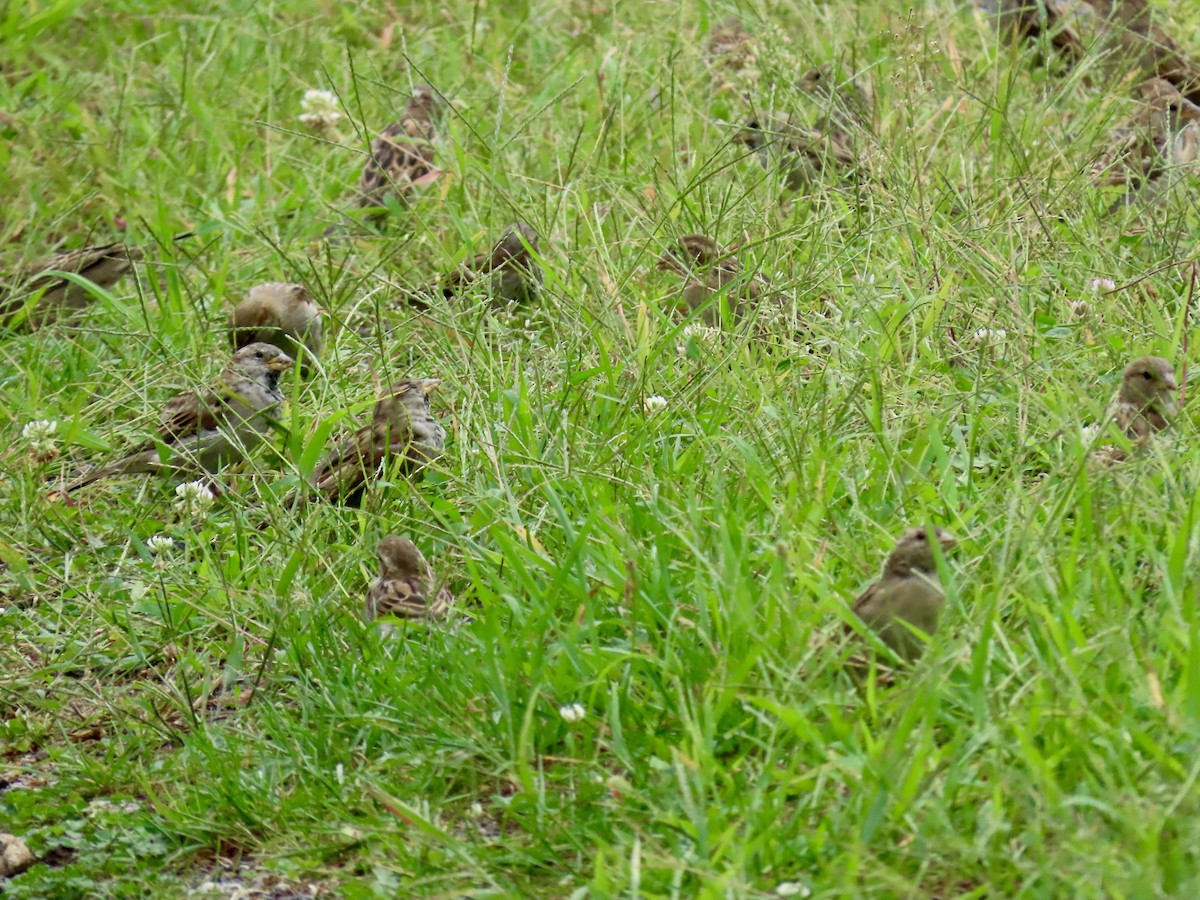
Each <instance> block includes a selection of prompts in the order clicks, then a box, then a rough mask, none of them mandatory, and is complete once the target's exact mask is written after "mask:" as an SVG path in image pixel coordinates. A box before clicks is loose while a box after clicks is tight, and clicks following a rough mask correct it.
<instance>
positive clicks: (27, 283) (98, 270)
mask: <svg viewBox="0 0 1200 900" xmlns="http://www.w3.org/2000/svg"><path fill="white" fill-rule="evenodd" d="M142 256H143V254H142V251H141V250H140V249H139V248H137V247H130V246H129V245H127V244H123V243H115V244H104V245H102V246H96V247H83V248H81V249H79V250H71V251H68V252H66V253H56V254H54V255H53V256H47V257H45V258H43V259H39V260H37V261H36V262H33V263H31V264H29V265H27V266H24V267H23V268H22V269H21V270H19V271H18V272H15V273H14V274H12V275H10V276H9V277H7V278H6V279H5V280H4V283H3V284H0V325H9V324H13V325H25V326H27V327H31V328H38V327H41V326H42V325H45V324H47V323H48V322H51V321H53V320H55V319H57V318H60V317H62V316H64V315H67V314H69V313H72V312H75V311H78V310H81V309H83V308H84V307H86V306H87V305H88V304H89V303H90V302H91V301H92V299H93V295H92V294H91V292H89V291H88V290H87V289H86V288H85V287H83V286H82V285H79V284H76V283H75V282H73V281H68V280H67V279H66V278H62V277H61V276H58V275H54V274H52V273H54V272H69V273H71V274H72V275H80V276H82V277H84V278H86V279H87V280H88V281H90V282H92V283H93V284H95V285H96V286H97V287H101V288H106V289H107V288H110V287H112V286H113V285H114V284H116V283H117V282H118V281H120V280H121V278H123V277H124V276H125V274H126V273H128V272H129V271H130V270H131V269H132V268H133V264H134V263H135V262H138V261H139V260H141V259H142ZM43 290H44V292H43V293H42V295H41V297H40V298H36V295H37V293H38V292H39V291H43ZM35 298H36V302H31V301H34V300H35Z"/></svg>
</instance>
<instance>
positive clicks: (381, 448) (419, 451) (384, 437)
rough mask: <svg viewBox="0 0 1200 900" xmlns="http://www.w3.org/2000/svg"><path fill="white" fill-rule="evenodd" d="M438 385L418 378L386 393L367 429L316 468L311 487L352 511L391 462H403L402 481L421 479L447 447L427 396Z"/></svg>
mask: <svg viewBox="0 0 1200 900" xmlns="http://www.w3.org/2000/svg"><path fill="white" fill-rule="evenodd" d="M439 384H441V379H438V378H425V379H419V378H418V379H411V380H406V381H397V382H396V383H395V384H393V385H392V386H391V387H389V388H388V389H387V390H386V391H384V393H383V396H382V397H380V398H379V400H378V401H377V402H376V403H375V410H374V412H373V414H372V417H371V424H370V425H364V426H363V427H362V428H360V429H358V431H356V432H355V433H354V434H353V435H351V436H350V438H349V439H347V440H346V441H344V442H343V443H342V444H341V446H339V447H338V448H337V449H336V450H334V451H333V452H332V453H330V454H329V455H327V456H326V457H325V458H324V459H323V460H321V461H320V462H319V463H318V464H317V467H316V469H314V470H313V474H312V477H311V478H310V483H311V485H312V486H313V487H314V488H316V490H317V491H318V493H320V494H321V495H322V497H323V498H324V499H326V500H329V501H330V502H334V503H336V502H342V503H347V504H352V505H353V504H357V503H359V502H361V500H362V497H363V494H364V493H365V492H366V489H367V486H368V485H369V484H370V483H371V482H372V481H373V480H374V479H376V478H378V477H379V476H380V475H381V474H382V473H383V471H384V470H386V468H387V466H388V464H389V462H390V461H391V459H392V458H393V457H396V458H398V459H400V460H402V462H401V466H400V471H401V473H402V474H403V475H405V476H407V477H410V478H412V477H415V476H416V475H417V474H419V473H420V472H421V470H422V469H424V467H425V464H426V463H429V462H432V461H433V460H436V459H437V458H438V457H439V456H441V455H442V450H443V449H445V446H446V431H445V429H444V428H442V426H441V425H440V424H439V423H438V422H437V420H436V419H434V418H433V414H432V413H431V412H430V409H429V395H430V393H432V391H433V390H434V389H435V388H436V387H437V386H438V385H439Z"/></svg>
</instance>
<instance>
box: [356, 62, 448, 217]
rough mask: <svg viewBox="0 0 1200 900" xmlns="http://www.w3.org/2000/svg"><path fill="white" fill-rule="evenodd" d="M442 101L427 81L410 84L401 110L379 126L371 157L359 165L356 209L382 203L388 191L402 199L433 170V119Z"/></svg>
mask: <svg viewBox="0 0 1200 900" xmlns="http://www.w3.org/2000/svg"><path fill="white" fill-rule="evenodd" d="M444 105H445V103H444V101H443V100H442V98H441V97H440V96H439V95H438V93H437V92H436V91H435V90H434V89H433V88H432V87H430V86H429V85H428V84H418V85H416V86H415V87H414V88H413V92H412V97H411V98H410V99H409V101H408V106H407V107H406V108H405V110H404V114H403V115H402V116H401V117H400V119H399V120H398V121H396V122H393V123H392V124H391V125H389V126H388V127H387V128H385V129H383V131H381V132H380V133H379V137H377V138H376V139H375V142H374V143H373V144H372V145H371V157H370V159H368V160H367V162H366V165H364V166H363V171H362V177H361V178H360V179H359V182H358V197H357V199H356V201H355V205H357V206H358V207H359V208H360V209H363V208H366V207H369V206H383V205H384V200H385V198H386V197H387V195H388V193H389V192H391V193H393V194H394V196H395V197H396V199H397V200H398V201H399V202H401V203H403V202H404V201H405V192H406V191H407V190H409V189H410V188H411V187H412V186H413V185H416V184H417V183H424V181H423V179H424V180H428V178H429V177H430V176H432V175H434V174H435V173H436V172H437V169H436V168H435V167H434V164H433V141H434V138H436V137H437V126H436V124H435V119H437V118H438V116H439V115H440V114H441V111H442V109H443V107H444Z"/></svg>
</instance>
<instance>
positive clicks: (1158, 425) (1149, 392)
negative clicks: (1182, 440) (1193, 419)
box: [1109, 356, 1179, 443]
mask: <svg viewBox="0 0 1200 900" xmlns="http://www.w3.org/2000/svg"><path fill="white" fill-rule="evenodd" d="M1178 390H1179V382H1178V381H1176V380H1175V367H1174V366H1172V365H1171V364H1170V363H1169V362H1168V361H1167V360H1165V359H1163V358H1162V357H1160V356H1143V357H1140V358H1138V359H1135V360H1134V361H1133V362H1131V363H1130V364H1129V365H1127V366H1126V367H1125V371H1124V372H1123V373H1122V375H1121V387H1120V388H1118V389H1117V395H1116V397H1114V398H1113V401H1112V404H1111V405H1110V406H1109V414H1110V415H1111V416H1112V418H1113V421H1115V422H1116V423H1117V426H1118V427H1119V428H1120V429H1121V430H1122V431H1123V432H1125V434H1126V435H1127V436H1128V437H1130V438H1132V439H1133V440H1136V441H1138V442H1139V443H1145V442H1146V441H1147V440H1148V439H1149V437H1150V436H1151V435H1152V434H1154V432H1156V431H1163V430H1165V429H1167V428H1170V427H1171V422H1172V421H1173V420H1174V418H1175V415H1176V413H1177V412H1178V407H1177V406H1176V403H1175V392H1176V391H1178Z"/></svg>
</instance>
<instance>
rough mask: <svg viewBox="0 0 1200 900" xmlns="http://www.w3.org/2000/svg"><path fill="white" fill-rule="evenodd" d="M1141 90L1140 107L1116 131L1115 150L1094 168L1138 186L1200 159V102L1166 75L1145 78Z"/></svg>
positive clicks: (1110, 180) (1113, 180)
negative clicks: (1176, 85)
mask: <svg viewBox="0 0 1200 900" xmlns="http://www.w3.org/2000/svg"><path fill="white" fill-rule="evenodd" d="M1137 95H1138V101H1139V102H1138V108H1137V111H1136V112H1135V113H1134V115H1133V116H1132V118H1131V120H1130V121H1129V122H1127V123H1126V124H1124V125H1122V126H1120V127H1118V128H1116V129H1114V130H1113V132H1112V133H1111V135H1110V139H1109V140H1110V144H1111V146H1112V149H1111V150H1110V152H1109V153H1107V154H1105V156H1104V157H1103V158H1102V159H1101V160H1100V162H1099V163H1097V165H1096V167H1095V170H1094V171H1095V173H1096V176H1097V178H1098V179H1099V180H1100V181H1101V182H1102V183H1105V184H1125V185H1128V186H1129V187H1130V188H1131V189H1135V190H1136V189H1137V188H1140V187H1141V186H1142V185H1144V184H1145V183H1147V182H1153V181H1155V180H1157V179H1158V178H1160V177H1161V176H1162V175H1164V174H1165V173H1167V172H1168V171H1170V169H1171V168H1172V167H1180V166H1187V165H1191V164H1193V163H1195V162H1196V161H1197V159H1198V158H1200V106H1197V105H1196V104H1195V103H1193V102H1192V101H1191V100H1189V99H1187V98H1186V97H1185V96H1184V95H1183V94H1181V93H1180V92H1179V90H1178V89H1177V88H1176V87H1175V86H1174V85H1172V84H1171V83H1170V82H1168V81H1166V80H1164V79H1162V78H1149V79H1147V80H1146V81H1144V82H1142V84H1140V85H1139V86H1138V89H1137Z"/></svg>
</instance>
